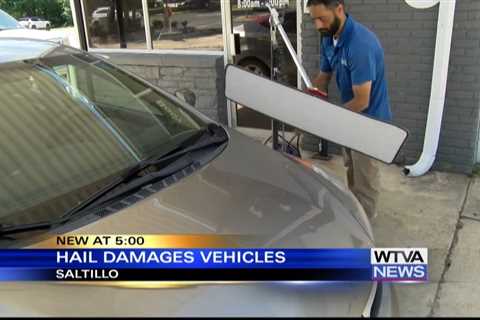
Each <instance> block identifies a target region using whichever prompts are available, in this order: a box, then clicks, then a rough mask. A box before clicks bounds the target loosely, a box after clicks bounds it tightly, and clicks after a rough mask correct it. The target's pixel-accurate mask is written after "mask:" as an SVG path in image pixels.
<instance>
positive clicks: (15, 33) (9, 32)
mask: <svg viewBox="0 0 480 320" xmlns="http://www.w3.org/2000/svg"><path fill="white" fill-rule="evenodd" d="M70 37H71V35H69V34H66V33H65V34H64V33H59V32H54V31H53V30H51V31H45V30H38V29H37V30H32V29H27V28H25V27H23V26H22V25H21V24H20V23H19V22H18V21H17V20H15V19H14V18H13V17H12V16H10V15H9V14H8V13H6V12H5V11H3V10H1V9H0V38H26V39H37V40H47V41H54V42H57V43H61V44H73V43H74V42H75V41H74V40H73V38H70Z"/></svg>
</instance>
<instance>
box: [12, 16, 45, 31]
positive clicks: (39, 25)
mask: <svg viewBox="0 0 480 320" xmlns="http://www.w3.org/2000/svg"><path fill="white" fill-rule="evenodd" d="M19 22H20V24H21V25H22V26H23V27H25V28H28V29H45V30H50V26H51V23H50V21H48V20H45V19H42V18H39V17H24V18H20V19H19Z"/></svg>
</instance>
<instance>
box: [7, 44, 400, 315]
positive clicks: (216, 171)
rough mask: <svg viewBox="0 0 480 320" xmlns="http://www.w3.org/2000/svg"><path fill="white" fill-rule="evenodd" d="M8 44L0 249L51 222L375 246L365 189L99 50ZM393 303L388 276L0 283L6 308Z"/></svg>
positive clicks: (240, 309)
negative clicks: (210, 113)
mask: <svg viewBox="0 0 480 320" xmlns="http://www.w3.org/2000/svg"><path fill="white" fill-rule="evenodd" d="M0 47H1V48H2V50H0V69H1V71H0V93H1V95H2V97H3V98H2V101H1V102H0V130H1V132H2V134H1V135H0V140H1V142H0V143H1V145H2V157H1V160H0V161H1V162H0V168H1V170H2V172H3V175H2V180H1V183H0V204H1V205H0V208H1V209H0V224H1V225H2V228H1V230H0V235H1V238H0V244H1V246H2V247H3V248H17V247H30V246H34V245H35V243H37V242H38V239H39V237H41V236H45V235H46V234H51V235H56V234H216V235H230V234H237V235H249V236H251V237H248V238H246V239H250V240H248V243H241V242H238V243H237V245H238V247H272V248H273V247H277V248H319V247H329V248H335V247H354V248H358V247H365V248H369V247H373V239H372V234H371V231H370V226H369V224H368V220H367V219H366V217H365V214H364V212H363V210H362V208H361V207H360V206H359V204H358V201H357V200H356V199H355V198H354V197H353V196H352V194H351V193H350V192H349V191H348V190H347V189H345V188H344V187H342V184H339V183H338V182H336V181H335V179H334V178H333V177H331V176H329V175H328V174H326V173H325V172H324V171H322V170H321V169H319V168H316V169H315V170H316V171H313V170H312V168H311V167H307V166H305V165H302V164H301V163H300V162H298V161H297V160H295V159H292V158H290V157H287V156H284V155H282V154H280V153H278V152H274V151H272V150H271V149H268V148H267V147H265V146H263V145H262V144H260V143H257V142H254V141H253V140H251V139H250V138H247V137H246V136H244V135H241V134H240V133H238V132H236V131H235V130H229V129H226V128H224V127H223V126H221V125H219V124H218V123H216V122H214V121H212V120H210V119H208V118H207V117H205V116H203V115H202V114H201V113H199V112H198V111H197V110H195V109H194V108H193V107H191V106H189V105H187V104H186V103H185V102H183V101H181V100H179V99H177V98H176V97H175V96H173V95H171V94H169V93H167V92H166V91H164V90H162V89H161V88H157V87H153V86H152V85H151V84H149V83H146V82H145V81H143V80H141V79H139V78H138V77H136V76H134V75H132V74H130V73H128V72H126V71H124V70H122V69H120V68H118V67H116V66H113V65H112V64H110V63H108V62H106V61H104V60H102V59H101V58H99V57H97V56H93V55H91V54H88V53H85V52H82V51H79V50H76V49H73V48H69V47H65V46H61V45H57V44H54V43H52V42H43V41H32V40H18V39H16V40H9V39H0ZM265 81H269V80H265ZM245 241H247V240H245ZM393 302H394V300H392V297H391V295H390V290H389V287H385V286H384V287H383V290H382V287H381V286H380V285H379V286H378V287H377V286H376V285H373V284H372V283H366V282H364V283H360V282H359V283H307V284H305V283H291V282H285V283H229V284H218V283H205V284H196V285H187V286H181V287H176V286H172V287H168V288H163V287H161V286H160V287H155V286H153V287H144V286H141V285H140V286H133V285H132V286H128V285H127V286H126V287H118V286H114V285H111V286H105V285H103V286H101V285H96V284H89V285H77V284H69V283H27V282H25V283H2V285H1V286H0V313H1V314H2V315H3V316H15V315H24V316H25V315H27V316H47V315H48V316H116V315H117V316H119V315H121V316H126V315H149V316H360V315H367V316H368V315H376V314H387V315H388V314H390V313H391V311H392V306H393Z"/></svg>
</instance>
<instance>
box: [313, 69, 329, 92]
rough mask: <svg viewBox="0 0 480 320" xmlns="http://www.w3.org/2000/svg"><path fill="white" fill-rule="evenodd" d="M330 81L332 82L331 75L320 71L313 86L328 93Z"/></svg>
mask: <svg viewBox="0 0 480 320" xmlns="http://www.w3.org/2000/svg"><path fill="white" fill-rule="evenodd" d="M330 80H332V74H331V73H327V72H323V71H320V73H319V74H318V75H317V76H316V77H315V79H313V81H312V85H313V86H314V87H315V88H317V89H319V90H320V91H323V92H325V93H328V85H329V84H330Z"/></svg>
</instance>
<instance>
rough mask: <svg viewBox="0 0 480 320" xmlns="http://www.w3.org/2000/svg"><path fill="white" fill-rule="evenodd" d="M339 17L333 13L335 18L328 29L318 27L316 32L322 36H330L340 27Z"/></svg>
mask: <svg viewBox="0 0 480 320" xmlns="http://www.w3.org/2000/svg"><path fill="white" fill-rule="evenodd" d="M340 24H341V21H340V18H339V17H337V16H336V15H335V19H334V20H333V23H332V25H331V26H330V28H328V29H318V32H320V34H321V35H322V37H331V36H333V35H335V34H336V33H337V32H338V30H339V29H340Z"/></svg>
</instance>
